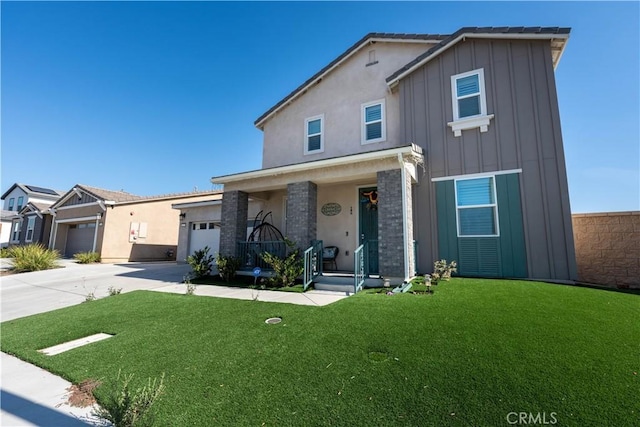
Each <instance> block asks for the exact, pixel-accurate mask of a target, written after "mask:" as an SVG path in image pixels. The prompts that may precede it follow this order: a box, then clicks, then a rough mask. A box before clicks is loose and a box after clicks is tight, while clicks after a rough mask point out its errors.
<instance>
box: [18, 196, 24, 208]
mask: <svg viewBox="0 0 640 427" xmlns="http://www.w3.org/2000/svg"><path fill="white" fill-rule="evenodd" d="M23 203H24V196H20V197H18V203H17V205H16V212H20V211H21V210H22V208H24V204H23Z"/></svg>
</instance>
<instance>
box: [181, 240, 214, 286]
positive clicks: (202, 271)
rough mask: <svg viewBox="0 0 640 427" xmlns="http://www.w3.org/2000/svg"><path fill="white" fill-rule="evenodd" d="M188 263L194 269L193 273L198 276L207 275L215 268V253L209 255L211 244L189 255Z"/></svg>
mask: <svg viewBox="0 0 640 427" xmlns="http://www.w3.org/2000/svg"><path fill="white" fill-rule="evenodd" d="M187 263H188V264H189V265H190V266H191V269H192V270H193V275H194V276H195V277H196V278H198V277H204V276H207V275H208V274H209V273H211V269H212V268H213V255H209V246H205V247H204V248H202V249H198V250H197V251H195V252H194V253H193V255H190V256H188V257H187Z"/></svg>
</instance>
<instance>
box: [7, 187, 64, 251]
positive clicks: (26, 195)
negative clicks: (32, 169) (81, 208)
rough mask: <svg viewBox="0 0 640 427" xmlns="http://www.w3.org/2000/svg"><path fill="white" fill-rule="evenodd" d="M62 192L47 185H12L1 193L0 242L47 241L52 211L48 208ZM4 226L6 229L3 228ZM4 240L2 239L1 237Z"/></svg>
mask: <svg viewBox="0 0 640 427" xmlns="http://www.w3.org/2000/svg"><path fill="white" fill-rule="evenodd" d="M61 195H62V194H61V193H60V192H58V191H56V190H52V189H50V188H44V187H37V186H34V185H26V184H19V183H16V184H13V185H12V186H11V187H10V188H9V189H8V190H7V191H6V192H5V193H4V194H3V195H2V197H1V198H2V200H3V201H4V203H3V214H2V217H3V223H4V224H3V230H2V231H3V232H2V236H3V238H2V240H1V241H0V243H1V244H2V245H6V244H11V245H22V244H28V243H42V244H43V245H45V246H46V245H47V244H48V242H49V240H48V239H49V230H50V229H51V220H52V217H51V214H50V212H49V207H50V206H51V205H52V204H53V203H54V202H55V201H56V200H58V198H60V196H61ZM5 227H7V230H8V232H7V231H5ZM5 238H6V239H7V240H4V239H5Z"/></svg>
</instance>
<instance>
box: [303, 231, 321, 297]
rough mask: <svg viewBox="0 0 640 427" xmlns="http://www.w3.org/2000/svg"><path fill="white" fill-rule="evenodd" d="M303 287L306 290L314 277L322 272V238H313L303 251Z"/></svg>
mask: <svg viewBox="0 0 640 427" xmlns="http://www.w3.org/2000/svg"><path fill="white" fill-rule="evenodd" d="M303 274H304V275H303V279H302V283H303V287H304V290H305V291H306V290H307V288H308V287H309V285H310V284H311V283H312V282H313V281H314V279H315V278H316V277H318V276H320V275H321V274H322V240H314V241H313V244H312V245H311V246H310V247H309V248H308V249H307V250H306V251H304V273H303Z"/></svg>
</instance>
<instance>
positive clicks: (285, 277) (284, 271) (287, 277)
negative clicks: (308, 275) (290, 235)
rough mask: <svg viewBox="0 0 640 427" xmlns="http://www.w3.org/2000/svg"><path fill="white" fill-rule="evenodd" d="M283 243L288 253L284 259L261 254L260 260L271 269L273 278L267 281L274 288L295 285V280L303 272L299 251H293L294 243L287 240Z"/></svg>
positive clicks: (266, 253) (267, 253)
mask: <svg viewBox="0 0 640 427" xmlns="http://www.w3.org/2000/svg"><path fill="white" fill-rule="evenodd" d="M284 242H285V244H286V245H287V248H288V252H289V254H288V255H287V256H286V257H284V258H280V257H278V256H276V255H273V254H271V253H269V252H265V253H263V254H261V257H262V259H263V260H264V261H265V262H266V263H267V264H269V265H270V266H271V268H273V272H274V276H273V277H271V278H269V279H268V281H269V283H270V284H271V285H272V286H275V287H285V286H293V285H295V283H296V279H297V278H298V277H300V276H301V275H302V273H303V272H304V262H303V261H302V258H300V251H299V250H298V249H295V250H294V247H295V243H293V242H292V241H291V240H289V239H287V238H285V239H284Z"/></svg>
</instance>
